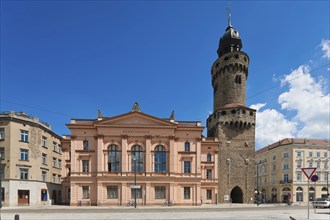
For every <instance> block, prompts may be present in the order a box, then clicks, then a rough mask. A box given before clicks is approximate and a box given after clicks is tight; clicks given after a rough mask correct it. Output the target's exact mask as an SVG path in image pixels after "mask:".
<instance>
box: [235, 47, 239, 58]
mask: <svg viewBox="0 0 330 220" xmlns="http://www.w3.org/2000/svg"><path fill="white" fill-rule="evenodd" d="M237 50H238V48H237ZM235 58H236V59H238V58H239V56H238V54H236V55H235Z"/></svg>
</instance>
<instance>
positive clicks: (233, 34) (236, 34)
mask: <svg viewBox="0 0 330 220" xmlns="http://www.w3.org/2000/svg"><path fill="white" fill-rule="evenodd" d="M231 36H233V37H238V36H239V35H238V31H236V30H234V31H232V32H231Z"/></svg>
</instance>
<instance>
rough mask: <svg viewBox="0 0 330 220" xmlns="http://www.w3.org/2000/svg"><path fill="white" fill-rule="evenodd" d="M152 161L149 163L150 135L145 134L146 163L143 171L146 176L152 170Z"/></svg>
mask: <svg viewBox="0 0 330 220" xmlns="http://www.w3.org/2000/svg"><path fill="white" fill-rule="evenodd" d="M151 167H152V163H151V136H146V164H145V171H146V173H147V176H150V173H151V172H152V168H151Z"/></svg>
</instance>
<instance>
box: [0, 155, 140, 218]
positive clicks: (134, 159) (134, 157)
mask: <svg viewBox="0 0 330 220" xmlns="http://www.w3.org/2000/svg"><path fill="white" fill-rule="evenodd" d="M133 161H134V208H136V155H135V153H134V154H133ZM0 220H1V219H0Z"/></svg>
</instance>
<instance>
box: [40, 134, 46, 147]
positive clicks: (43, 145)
mask: <svg viewBox="0 0 330 220" xmlns="http://www.w3.org/2000/svg"><path fill="white" fill-rule="evenodd" d="M41 146H42V147H47V138H46V137H45V136H42V137H41Z"/></svg>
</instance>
